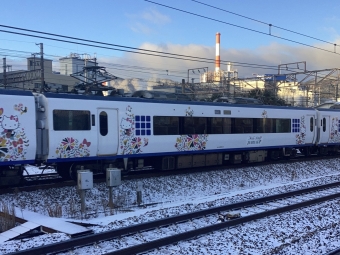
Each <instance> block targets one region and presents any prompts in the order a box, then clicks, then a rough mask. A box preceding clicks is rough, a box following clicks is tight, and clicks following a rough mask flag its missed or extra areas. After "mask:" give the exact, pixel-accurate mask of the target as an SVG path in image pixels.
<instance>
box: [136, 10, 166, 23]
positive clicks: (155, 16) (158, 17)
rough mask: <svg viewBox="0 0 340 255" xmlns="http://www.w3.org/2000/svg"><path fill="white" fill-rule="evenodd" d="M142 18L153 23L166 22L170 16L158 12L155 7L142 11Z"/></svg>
mask: <svg viewBox="0 0 340 255" xmlns="http://www.w3.org/2000/svg"><path fill="white" fill-rule="evenodd" d="M142 17H143V19H145V20H147V21H150V22H152V23H155V24H159V25H161V24H166V23H169V22H170V18H169V17H168V16H166V15H164V14H161V13H160V12H158V11H156V10H155V9H149V10H148V11H145V12H143V14H142Z"/></svg>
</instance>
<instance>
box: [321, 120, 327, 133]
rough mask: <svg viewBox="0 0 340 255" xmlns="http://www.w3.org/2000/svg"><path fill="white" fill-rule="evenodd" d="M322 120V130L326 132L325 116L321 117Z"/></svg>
mask: <svg viewBox="0 0 340 255" xmlns="http://www.w3.org/2000/svg"><path fill="white" fill-rule="evenodd" d="M322 122H323V126H322V131H323V132H326V117H324V118H323V119H322Z"/></svg>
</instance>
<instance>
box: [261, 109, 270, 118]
mask: <svg viewBox="0 0 340 255" xmlns="http://www.w3.org/2000/svg"><path fill="white" fill-rule="evenodd" d="M261 116H262V118H264V119H266V118H268V114H267V111H266V110H263V112H262V114H261Z"/></svg>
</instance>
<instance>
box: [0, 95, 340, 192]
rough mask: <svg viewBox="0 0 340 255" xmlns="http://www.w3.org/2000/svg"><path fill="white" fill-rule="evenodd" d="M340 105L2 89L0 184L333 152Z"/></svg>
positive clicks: (339, 137) (338, 134)
mask: <svg viewBox="0 0 340 255" xmlns="http://www.w3.org/2000/svg"><path fill="white" fill-rule="evenodd" d="M339 145H340V111H339V110H337V109H323V108H302V107H289V106H269V105H261V104H252V105H241V104H229V103H223V102H199V101H183V100H166V101H164V100H159V99H148V98H137V97H118V96H97V95H92V94H90V95H84V94H69V93H68V94H63V93H36V92H32V91H19V90H6V89H1V90H0V185H12V184H16V183H18V182H20V180H21V178H22V175H23V171H24V169H25V165H27V164H35V165H41V164H43V165H46V166H53V167H55V169H56V171H57V172H58V173H59V175H60V176H62V177H64V178H69V177H72V178H75V176H76V175H77V171H78V170H80V169H82V167H83V168H85V169H90V170H91V171H93V173H94V174H97V173H103V172H105V169H106V168H108V167H109V166H110V165H111V167H116V168H118V169H121V170H122V171H131V170H138V169H139V170H143V169H150V168H153V169H159V170H173V169H184V168H192V167H203V166H219V165H227V164H239V163H248V162H249V163H253V162H263V161H266V160H277V159H280V158H291V157H294V156H295V155H296V154H297V153H300V154H302V155H306V156H309V155H312V154H319V155H327V154H332V153H333V154H335V153H337V152H338V150H339Z"/></svg>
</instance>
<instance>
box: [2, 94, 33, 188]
mask: <svg viewBox="0 0 340 255" xmlns="http://www.w3.org/2000/svg"><path fill="white" fill-rule="evenodd" d="M35 119H36V111H35V103H34V96H33V94H32V93H31V92H27V91H10V90H0V185H12V184H17V183H18V182H19V181H20V178H18V176H21V175H22V170H23V169H22V166H23V165H24V164H30V163H35V157H36V150H37V143H36V128H35Z"/></svg>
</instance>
